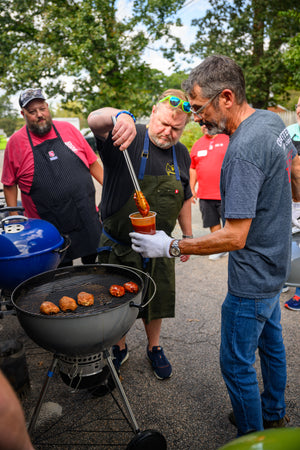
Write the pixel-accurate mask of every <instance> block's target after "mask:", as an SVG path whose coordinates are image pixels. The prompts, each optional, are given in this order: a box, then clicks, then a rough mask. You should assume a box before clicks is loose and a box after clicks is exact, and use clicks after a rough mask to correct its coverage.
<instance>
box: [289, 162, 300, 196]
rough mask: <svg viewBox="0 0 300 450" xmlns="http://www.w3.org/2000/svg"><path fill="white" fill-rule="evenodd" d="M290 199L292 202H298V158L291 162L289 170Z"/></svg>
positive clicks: (299, 170) (299, 179) (299, 190)
mask: <svg viewBox="0 0 300 450" xmlns="http://www.w3.org/2000/svg"><path fill="white" fill-rule="evenodd" d="M291 185H292V197H293V201H294V202H300V156H299V155H296V156H295V158H293V160H292V168H291Z"/></svg>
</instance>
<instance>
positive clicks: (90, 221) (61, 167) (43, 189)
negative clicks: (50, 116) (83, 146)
mask: <svg viewBox="0 0 300 450" xmlns="http://www.w3.org/2000/svg"><path fill="white" fill-rule="evenodd" d="M53 128H54V130H55V132H56V135H57V137H56V138H54V139H49V140H46V141H44V142H42V143H41V144H39V145H36V146H35V147H34V146H33V144H32V140H31V137H30V134H29V131H28V128H27V134H28V138H29V142H30V145H31V148H32V152H33V157H34V175H33V181H32V186H31V189H30V192H29V195H30V197H31V198H32V201H33V203H34V204H35V206H36V209H37V212H38V214H39V216H40V217H41V219H44V220H47V221H49V222H51V223H52V224H53V225H55V226H56V228H57V229H58V230H59V232H60V233H61V234H63V235H68V236H69V237H70V239H71V246H70V247H69V249H68V250H67V253H66V256H65V260H68V261H69V260H73V259H75V258H79V257H82V256H86V255H90V254H92V253H96V252H97V248H98V244H99V240H100V234H101V225H100V221H99V216H98V212H97V210H96V203H95V187H94V183H93V180H92V177H91V174H90V171H89V169H88V168H87V166H86V165H85V164H84V162H83V161H82V160H81V159H80V158H79V157H78V156H77V155H76V154H75V153H74V152H73V151H72V150H71V149H69V147H68V146H67V145H66V144H65V143H64V142H63V140H62V138H61V136H60V134H59V133H58V131H57V129H56V128H55V126H54V125H53Z"/></svg>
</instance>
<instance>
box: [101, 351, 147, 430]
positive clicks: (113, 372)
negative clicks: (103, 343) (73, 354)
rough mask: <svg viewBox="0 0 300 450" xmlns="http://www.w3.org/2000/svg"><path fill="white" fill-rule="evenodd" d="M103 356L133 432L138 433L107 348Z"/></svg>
mask: <svg viewBox="0 0 300 450" xmlns="http://www.w3.org/2000/svg"><path fill="white" fill-rule="evenodd" d="M103 356H104V358H105V359H106V360H107V364H108V367H109V370H110V373H111V375H112V377H113V379H114V382H115V385H116V387H117V389H118V391H119V394H120V395H121V397H122V399H123V402H124V406H125V408H126V410H127V413H128V415H129V417H130V419H131V424H132V427H133V430H134V432H135V433H139V431H140V429H139V427H138V424H137V421H136V420H135V417H134V415H133V412H132V409H131V406H130V404H129V401H128V399H127V397H126V394H125V391H124V389H123V386H122V384H121V382H120V379H119V377H118V374H117V371H116V369H115V366H114V363H113V362H112V358H111V356H110V354H109V351H108V350H104V352H103Z"/></svg>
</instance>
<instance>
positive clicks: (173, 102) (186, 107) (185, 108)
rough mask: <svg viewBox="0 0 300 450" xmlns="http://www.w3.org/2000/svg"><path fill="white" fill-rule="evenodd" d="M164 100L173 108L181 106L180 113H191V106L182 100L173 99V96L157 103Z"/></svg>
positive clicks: (162, 100)
mask: <svg viewBox="0 0 300 450" xmlns="http://www.w3.org/2000/svg"><path fill="white" fill-rule="evenodd" d="M166 100H169V103H170V105H171V106H173V108H177V106H179V105H181V108H182V111H184V112H185V113H190V112H191V105H190V103H189V102H187V101H184V100H182V99H181V98H178V97H175V96H174V95H168V96H167V97H165V98H162V99H161V100H159V102H158V103H161V102H165V101H166Z"/></svg>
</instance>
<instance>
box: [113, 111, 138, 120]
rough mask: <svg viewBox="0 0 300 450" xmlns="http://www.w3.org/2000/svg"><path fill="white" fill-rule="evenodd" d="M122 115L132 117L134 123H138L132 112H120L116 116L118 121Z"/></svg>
mask: <svg viewBox="0 0 300 450" xmlns="http://www.w3.org/2000/svg"><path fill="white" fill-rule="evenodd" d="M121 114H128V115H129V116H130V117H132V119H133V121H134V123H135V122H136V119H135V117H134V115H133V114H132V113H131V112H130V111H125V110H124V111H120V112H118V114H117V115H116V119H117V118H118V117H119V116H120V115H121Z"/></svg>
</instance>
